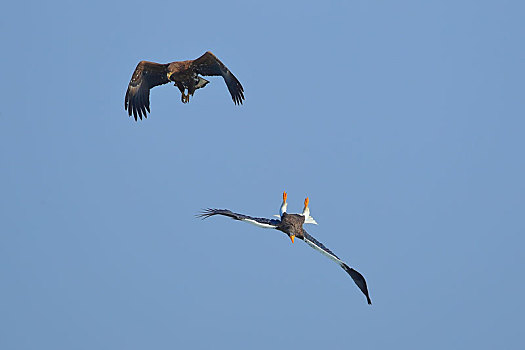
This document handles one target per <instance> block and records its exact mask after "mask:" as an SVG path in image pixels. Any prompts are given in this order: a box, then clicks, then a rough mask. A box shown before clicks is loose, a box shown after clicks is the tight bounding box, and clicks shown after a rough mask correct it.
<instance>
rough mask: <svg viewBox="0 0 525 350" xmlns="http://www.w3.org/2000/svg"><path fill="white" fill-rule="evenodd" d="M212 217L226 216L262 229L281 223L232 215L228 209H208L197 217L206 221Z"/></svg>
mask: <svg viewBox="0 0 525 350" xmlns="http://www.w3.org/2000/svg"><path fill="white" fill-rule="evenodd" d="M213 215H224V216H228V217H230V218H232V219H234V220H239V221H245V222H249V223H250V224H254V225H256V226H259V227H264V228H276V227H277V226H279V224H280V223H281V222H280V221H279V220H275V219H266V218H254V217H251V216H248V215H243V214H238V213H234V212H232V211H231V210H228V209H209V208H208V209H206V210H203V211H202V213H200V214H198V215H197V217H200V218H203V219H207V218H209V217H210V216H213Z"/></svg>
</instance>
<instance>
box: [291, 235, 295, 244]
mask: <svg viewBox="0 0 525 350" xmlns="http://www.w3.org/2000/svg"><path fill="white" fill-rule="evenodd" d="M294 238H295V235H291V236H290V239H291V240H292V243H293V240H294Z"/></svg>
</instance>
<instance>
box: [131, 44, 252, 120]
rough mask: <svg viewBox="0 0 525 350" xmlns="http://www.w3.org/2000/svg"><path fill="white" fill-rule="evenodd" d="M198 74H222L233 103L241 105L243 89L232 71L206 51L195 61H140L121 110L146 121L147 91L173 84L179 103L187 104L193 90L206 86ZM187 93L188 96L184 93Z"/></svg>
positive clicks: (206, 81) (204, 80) (206, 82)
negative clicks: (123, 109)
mask: <svg viewBox="0 0 525 350" xmlns="http://www.w3.org/2000/svg"><path fill="white" fill-rule="evenodd" d="M199 74H200V75H222V77H223V78H224V81H225V82H226V86H227V87H228V90H229V91H230V94H231V96H232V100H233V103H235V104H242V101H243V100H244V89H243V87H242V85H241V83H240V82H239V80H237V78H236V77H235V75H233V73H232V72H230V70H229V69H228V68H227V67H226V66H225V65H224V64H223V63H222V62H221V61H220V60H219V59H218V58H217V57H216V56H215V55H214V54H212V53H211V52H210V51H208V52H206V53H205V54H204V55H202V56H201V57H199V58H197V59H196V60H189V61H179V62H171V63H166V64H160V63H155V62H148V61H140V62H139V64H137V68H135V72H133V76H132V77H131V81H130V82H129V85H128V90H127V91H126V98H125V99H124V108H125V109H126V110H127V111H128V114H129V116H130V117H131V113H133V117H134V118H135V120H137V115H138V117H139V118H140V119H141V120H142V116H144V118H147V114H146V111H148V113H150V109H149V90H150V89H151V88H153V87H155V86H157V85H162V84H166V83H169V82H174V83H175V86H176V87H178V88H179V90H180V92H181V93H182V96H181V100H182V103H188V102H190V95H192V96H193V93H194V92H195V90H197V89H200V88H203V87H205V86H206V84H208V83H209V81H208V80H206V79H204V78H202V77H200V76H199ZM186 89H187V90H188V94H185V93H184V91H185V90H186Z"/></svg>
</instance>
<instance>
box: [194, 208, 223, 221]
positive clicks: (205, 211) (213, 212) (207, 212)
mask: <svg viewBox="0 0 525 350" xmlns="http://www.w3.org/2000/svg"><path fill="white" fill-rule="evenodd" d="M216 210H217V209H211V208H206V209H202V210H201V211H200V212H199V213H197V214H195V217H196V218H199V219H202V220H204V219H207V218H209V217H210V216H213V215H217V214H218V213H217V212H216Z"/></svg>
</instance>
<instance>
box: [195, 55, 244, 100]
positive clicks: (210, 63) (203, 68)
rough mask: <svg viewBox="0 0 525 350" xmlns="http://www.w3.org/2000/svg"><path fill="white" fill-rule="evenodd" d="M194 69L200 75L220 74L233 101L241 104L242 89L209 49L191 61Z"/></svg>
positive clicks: (242, 98) (242, 97)
mask: <svg viewBox="0 0 525 350" xmlns="http://www.w3.org/2000/svg"><path fill="white" fill-rule="evenodd" d="M192 67H193V69H194V71H195V72H196V73H198V74H200V75H222V77H223V78H224V81H225V82H226V86H227V87H228V90H229V91H230V95H231V96H232V100H233V103H235V104H242V100H244V89H243V87H242V85H241V83H240V82H239V80H237V78H236V77H235V75H233V73H232V72H230V70H229V69H228V67H226V66H225V65H224V64H223V63H222V62H221V61H220V60H219V59H218V58H217V57H215V55H214V54H212V53H211V52H210V51H208V52H206V53H205V54H204V55H202V56H201V57H199V58H197V59H196V60H194V61H193V63H192Z"/></svg>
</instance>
